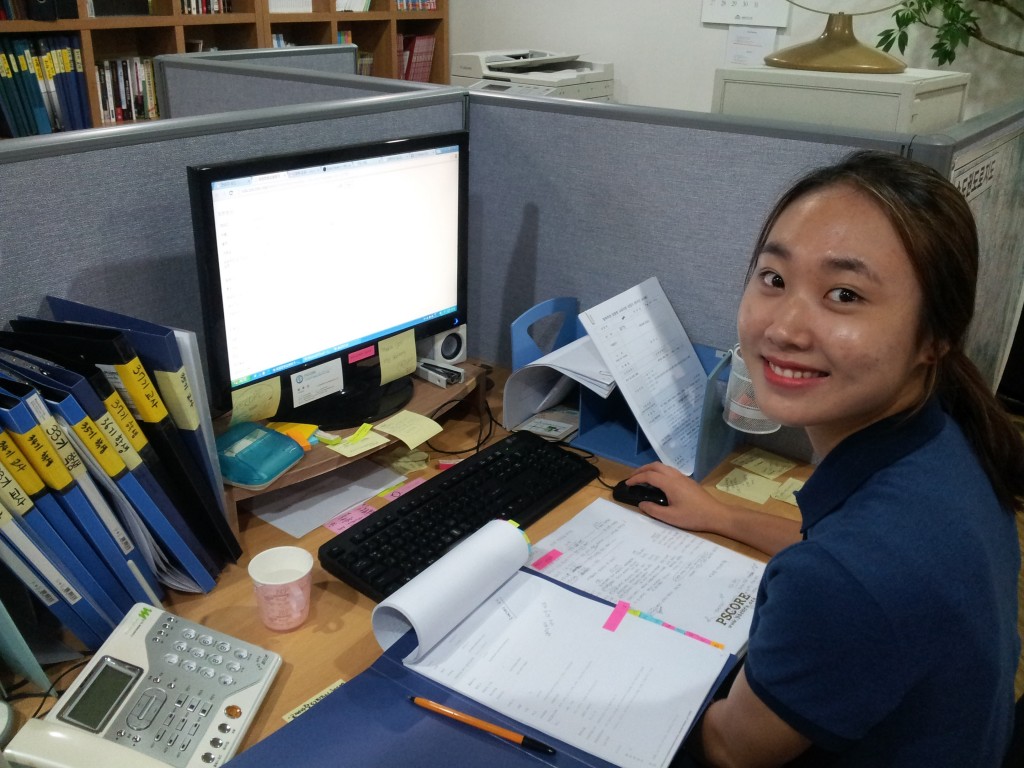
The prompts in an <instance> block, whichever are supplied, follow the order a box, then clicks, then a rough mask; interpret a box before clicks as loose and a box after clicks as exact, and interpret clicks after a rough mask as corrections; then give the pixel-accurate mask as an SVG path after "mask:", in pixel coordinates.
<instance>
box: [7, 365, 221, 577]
mask: <svg viewBox="0 0 1024 768" xmlns="http://www.w3.org/2000/svg"><path fill="white" fill-rule="evenodd" d="M0 365H3V366H4V367H5V368H6V369H7V370H8V371H10V372H12V373H13V374H14V375H15V376H16V377H18V378H21V379H23V380H25V381H27V382H29V383H31V384H32V385H34V386H36V387H37V388H39V389H40V391H42V392H43V395H44V397H46V398H47V401H48V402H50V403H51V404H52V405H54V407H57V406H58V405H59V404H58V403H57V402H56V400H55V399H54V397H53V396H52V395H51V393H50V392H49V391H47V390H57V391H59V392H63V393H66V394H69V395H71V396H72V397H73V399H74V401H75V403H76V404H77V407H79V408H80V409H81V410H82V411H83V412H84V413H85V414H86V415H87V416H88V418H89V420H90V423H92V424H94V425H95V426H96V427H97V428H98V429H99V433H100V434H101V435H102V436H103V437H104V438H105V440H106V442H107V443H109V445H110V446H112V447H113V449H114V450H115V451H116V452H117V454H118V456H119V457H120V458H121V460H122V462H123V463H124V464H125V466H126V471H125V473H124V476H118V478H117V479H118V481H119V485H120V486H121V487H122V488H123V489H124V490H125V493H126V494H127V495H128V496H129V499H130V501H131V503H132V505H133V506H134V507H135V508H136V510H137V511H138V513H139V515H140V516H141V517H142V518H143V520H144V521H145V523H146V526H147V527H148V528H149V530H150V531H151V532H152V534H153V536H154V538H155V539H156V540H157V541H158V542H159V543H160V545H161V546H162V548H163V550H164V552H165V554H166V555H167V556H168V557H169V558H170V559H171V560H172V561H173V562H175V563H177V564H178V565H180V566H181V568H182V569H183V570H184V571H185V572H186V573H187V574H188V575H189V576H190V577H191V578H192V579H193V580H194V581H195V583H196V585H197V588H198V590H199V591H204V592H205V591H209V590H210V589H212V588H213V586H214V584H215V579H216V575H217V574H218V573H219V572H220V571H219V567H218V566H217V564H216V563H215V562H214V561H213V559H212V558H211V557H210V555H209V553H208V552H207V550H206V548H205V547H204V546H203V545H202V544H201V543H200V542H199V540H198V539H197V538H196V536H195V533H194V532H193V531H192V529H191V528H190V527H189V525H188V523H187V522H186V521H185V519H184V517H182V515H181V513H180V512H179V510H178V509H177V507H176V506H175V505H174V503H173V502H172V501H171V499H170V498H169V497H168V496H167V495H166V493H165V492H164V490H163V487H162V486H161V485H160V484H159V483H158V482H157V481H156V479H155V478H154V477H153V475H152V473H151V472H150V471H149V468H148V467H147V466H146V464H145V462H144V461H143V460H142V458H141V457H140V455H139V453H138V452H137V451H136V450H135V448H134V447H133V445H132V444H131V441H130V440H129V439H128V437H127V436H125V435H124V434H123V433H122V432H121V430H120V428H119V426H118V424H117V423H116V421H115V419H114V418H113V417H112V416H111V414H110V413H109V411H108V410H107V408H106V406H105V405H104V404H103V402H102V400H100V397H99V395H97V394H96V392H95V391H94V390H93V388H92V385H91V384H90V383H89V382H88V381H87V380H86V379H85V378H84V377H83V376H81V375H80V374H77V373H76V372H74V371H71V370H68V369H65V368H62V367H61V366H59V365H54V364H53V363H49V362H48V361H46V360H43V359H41V358H37V357H34V356H32V355H28V354H24V353H16V352H12V351H10V350H0ZM69 423H72V424H74V423H75V422H73V421H71V422H69ZM129 491H130V493H129Z"/></svg>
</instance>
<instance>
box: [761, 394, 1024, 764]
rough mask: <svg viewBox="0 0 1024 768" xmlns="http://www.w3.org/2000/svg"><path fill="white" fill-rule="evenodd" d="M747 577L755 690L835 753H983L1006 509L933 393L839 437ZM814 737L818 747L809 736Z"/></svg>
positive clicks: (1002, 674) (1008, 679) (1006, 609)
mask: <svg viewBox="0 0 1024 768" xmlns="http://www.w3.org/2000/svg"><path fill="white" fill-rule="evenodd" d="M797 501H798V503H799V506H800V510H801V513H802V515H803V533H804V540H803V541H801V542H799V543H797V544H794V545H792V546H790V547H787V548H786V549H785V550H783V551H781V552H779V553H778V554H777V555H776V556H775V557H774V558H772V560H771V561H770V562H769V563H768V566H767V568H766V570H765V574H764V578H763V580H762V582H761V586H760V590H759V594H758V600H757V607H756V609H755V614H754V618H753V624H752V626H751V633H750V643H749V646H748V651H747V660H746V677H747V680H748V682H749V683H750V686H751V688H752V689H753V691H754V693H755V694H757V696H758V697H759V698H760V699H761V700H762V701H763V702H764V703H765V704H766V705H767V706H768V707H770V708H771V709H772V711H774V712H775V713H776V714H777V715H779V716H780V717H781V718H782V719H783V720H785V721H786V722H787V723H789V724H790V725H791V726H792V727H794V728H795V729H796V730H797V731H799V732H800V733H802V734H804V735H805V736H807V737H808V738H809V739H811V740H812V741H813V742H814V744H815V745H816V747H820V748H823V749H824V750H827V751H828V752H829V753H831V757H832V760H831V761H830V762H829V764H837V765H843V766H871V767H872V768H879V767H880V766H889V765H892V766H929V767H933V766H946V765H948V766H965V765H971V766H996V765H999V764H1000V762H1001V760H1002V756H1003V754H1004V753H1005V751H1006V749H1007V746H1008V744H1009V739H1010V733H1011V730H1012V716H1013V711H1012V710H1013V678H1014V672H1015V670H1016V666H1017V660H1018V657H1019V639H1018V637H1017V573H1018V569H1019V565H1020V562H1019V561H1020V552H1019V547H1018V543H1017V536H1016V529H1015V527H1014V521H1013V517H1012V515H1011V514H1010V513H1009V512H1008V511H1007V510H1006V509H1004V508H1002V507H1000V505H999V503H998V501H997V500H996V498H995V496H994V494H993V492H992V488H991V485H990V483H989V482H988V479H987V477H986V475H985V473H984V471H983V470H982V469H981V467H980V465H979V464H978V462H977V460H976V458H975V456H974V453H973V452H972V450H971V448H970V446H969V445H968V444H967V442H966V440H965V438H964V436H963V434H962V432H961V431H960V428H959V427H958V426H957V425H956V423H955V422H954V421H953V420H952V419H951V418H950V417H949V416H948V415H946V414H945V413H944V412H943V411H942V409H941V408H940V406H939V405H938V404H937V403H936V402H930V403H928V404H927V405H926V406H925V407H924V408H923V409H922V410H920V411H919V412H917V413H914V414H912V415H909V416H907V415H900V416H895V417H892V418H889V419H886V420H884V421H881V422H878V423H876V424H873V425H871V426H869V427H868V428H866V429H864V430H862V431H860V432H858V433H856V434H854V435H852V436H850V437H848V438H847V439H845V440H844V441H842V442H841V443H840V444H839V445H838V446H836V447H835V448H834V449H833V450H832V451H831V452H830V453H829V454H828V456H826V457H825V459H824V460H823V461H822V462H821V464H820V465H819V466H818V467H817V468H816V469H815V471H814V474H813V475H812V477H811V478H810V480H808V482H807V483H806V485H805V486H804V488H803V489H802V490H801V491H800V492H799V493H798V494H797ZM816 751H817V750H816Z"/></svg>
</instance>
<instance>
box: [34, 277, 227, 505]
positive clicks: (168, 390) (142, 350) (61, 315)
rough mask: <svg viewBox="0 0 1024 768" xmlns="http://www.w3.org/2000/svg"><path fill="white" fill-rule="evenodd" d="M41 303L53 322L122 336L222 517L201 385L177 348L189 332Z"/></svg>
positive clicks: (51, 300)
mask: <svg viewBox="0 0 1024 768" xmlns="http://www.w3.org/2000/svg"><path fill="white" fill-rule="evenodd" d="M46 301H47V303H48V304H49V306H50V311H51V312H52V313H53V316H54V317H55V318H56V319H57V320H62V321H70V322H76V323H87V324H91V325H98V326H104V327H107V328H116V329H118V330H120V331H122V332H124V334H125V335H126V336H127V337H128V340H129V341H130V342H131V345H132V347H133V348H134V350H135V352H136V353H137V354H138V356H139V359H140V360H142V363H143V365H145V366H146V368H147V369H148V370H149V371H150V373H152V375H153V379H154V381H155V383H156V386H157V389H158V390H160V396H161V397H163V399H164V403H165V404H166V405H167V410H168V411H170V414H171V419H172V420H173V422H174V426H175V427H177V429H178V431H179V433H180V434H181V436H182V440H183V441H184V442H185V445H186V447H187V448H188V449H189V450H190V451H191V453H192V454H193V456H195V459H196V462H197V463H198V464H199V466H200V468H201V469H202V470H203V474H204V475H205V476H206V479H207V482H208V484H209V485H210V488H211V489H212V490H213V492H214V494H215V498H216V499H217V501H218V502H219V504H220V510H221V513H222V514H223V513H224V503H223V502H224V499H223V495H222V491H223V486H224V481H223V478H222V476H221V473H220V465H219V464H218V460H217V447H216V441H215V436H214V434H213V422H212V420H211V418H210V410H209V407H208V405H207V403H206V393H205V391H203V390H204V387H205V379H204V377H203V375H202V371H201V370H190V366H189V365H187V364H186V363H185V360H184V358H183V357H182V351H181V350H182V345H187V344H188V343H189V340H188V339H187V336H188V335H189V334H190V333H191V332H188V331H181V330H179V329H176V328H170V327H168V326H166V325H159V324H158V323H152V322H149V321H148V320H142V319H140V318H137V317H132V316H130V315H123V314H120V313H118V312H111V311H109V310H106V309H100V308H99V307H93V306H90V305H88V304H82V303H80V302H77V301H71V300H69V299H62V298H59V297H57V296H47V297H46ZM192 336H193V337H194V334H192Z"/></svg>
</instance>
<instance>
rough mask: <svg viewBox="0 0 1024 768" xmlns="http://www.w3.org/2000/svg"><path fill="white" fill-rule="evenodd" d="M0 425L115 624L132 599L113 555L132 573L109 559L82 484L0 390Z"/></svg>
mask: <svg viewBox="0 0 1024 768" xmlns="http://www.w3.org/2000/svg"><path fill="white" fill-rule="evenodd" d="M0 426H3V427H4V429H5V430H6V431H7V435H8V437H9V438H10V439H11V440H13V441H14V444H15V445H16V446H17V447H18V448H20V449H21V454H22V456H23V457H24V458H25V460H26V461H27V462H28V464H29V465H30V466H31V467H32V469H34V470H35V472H36V475H37V476H38V477H39V479H40V480H42V482H43V485H45V486H46V488H47V490H49V492H50V495H51V497H52V498H53V499H54V500H55V501H56V502H57V505H58V506H59V507H60V509H61V510H62V511H63V512H64V514H63V515H59V516H55V517H54V518H51V519H50V523H51V524H52V525H53V528H54V530H55V531H56V532H57V534H58V535H59V536H60V537H61V538H62V539H63V540H64V543H66V544H67V545H68V546H69V547H71V548H73V551H74V552H75V554H77V555H78V559H79V560H80V561H81V562H82V564H83V565H85V566H86V567H87V568H88V569H89V573H91V574H92V575H93V576H94V577H95V579H96V581H98V582H99V584H100V586H101V587H102V588H103V591H104V592H105V593H106V595H107V596H108V597H109V598H110V600H111V601H112V602H113V611H109V606H104V608H107V609H108V614H109V615H110V616H111V618H113V619H114V621H115V622H118V621H120V620H121V619H122V618H124V615H125V614H126V613H127V612H128V611H129V610H130V609H131V607H132V606H133V605H135V602H136V601H135V600H134V599H133V598H132V596H131V595H130V594H128V590H127V589H126V586H125V583H124V582H123V581H122V579H121V578H120V577H121V574H120V573H118V572H117V571H116V570H115V564H114V563H113V562H111V561H112V559H113V560H116V559H119V560H120V569H123V571H124V572H125V573H126V575H127V576H129V577H130V578H131V579H133V580H134V576H133V575H132V574H131V572H130V571H128V568H127V565H126V564H125V561H124V558H123V557H121V556H120V555H117V557H116V558H113V557H112V554H114V553H117V546H116V545H115V544H114V541H113V539H112V538H111V537H110V532H109V531H107V530H106V529H105V528H103V525H102V524H101V523H100V521H99V519H98V518H97V516H96V510H95V509H93V508H92V506H91V505H90V504H89V501H88V499H86V498H85V496H84V495H83V494H82V490H81V488H79V487H78V484H77V483H75V481H74V478H73V477H71V473H70V472H68V470H67V467H65V466H64V462H63V461H62V460H61V458H60V456H59V455H58V454H57V449H56V448H55V447H54V445H53V443H52V442H50V440H49V438H48V437H47V436H46V435H45V434H44V433H43V431H42V428H41V427H40V426H39V424H38V422H36V421H35V419H33V418H32V414H31V413H30V412H29V411H28V408H27V406H25V404H24V403H22V402H20V401H19V400H18V399H17V398H16V397H12V396H11V395H9V394H6V393H5V392H3V391H2V389H0ZM24 485H25V484H24V483H22V486H24Z"/></svg>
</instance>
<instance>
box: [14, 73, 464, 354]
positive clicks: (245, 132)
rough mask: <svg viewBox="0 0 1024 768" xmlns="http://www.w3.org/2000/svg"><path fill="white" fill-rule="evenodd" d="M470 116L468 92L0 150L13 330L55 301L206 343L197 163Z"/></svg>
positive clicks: (443, 124) (430, 129) (90, 134)
mask: <svg viewBox="0 0 1024 768" xmlns="http://www.w3.org/2000/svg"><path fill="white" fill-rule="evenodd" d="M464 112H465V103H464V98H463V96H462V95H461V94H459V93H455V94H452V93H418V94H407V95H398V96H395V97H393V98H391V99H390V100H387V101H386V102H381V101H379V100H373V99H369V100H364V101H361V102H360V101H355V102H333V103H329V104H317V105H309V106H306V107H293V108H287V109H280V108H279V109H265V110H253V111H251V112H245V113H236V114H232V115H220V116H210V117H200V118H185V119H180V120H164V121H160V122H157V123H151V124H145V125H142V124H140V125H137V126H126V127H121V128H111V129H106V130H102V129H98V130H93V131H83V132H80V133H78V134H64V135H57V136H53V137H46V139H49V140H42V139H12V140H9V141H4V142H0V188H2V189H3V190H4V196H3V201H2V202H0V273H2V274H3V283H2V288H0V306H2V307H3V310H4V313H5V319H6V318H9V317H13V316H15V315H17V314H18V313H23V314H30V315H45V312H44V311H43V304H42V299H43V296H45V295H46V294H47V293H53V294H56V295H60V296H64V297H67V298H71V299H75V300H79V301H84V302H88V303H94V304H97V305H99V306H102V307H106V308H108V309H112V310H115V311H120V312H127V313H131V314H137V315H139V316H140V317H144V318H146V319H149V320H152V321H154V322H159V323H165V324H169V325H174V326H179V327H184V328H190V329H193V330H196V331H197V332H198V333H199V334H200V338H201V337H202V322H201V316H200V306H199V296H198V281H197V277H196V267H195V255H194V253H195V248H194V243H193V236H192V224H191V211H190V207H189V197H188V189H187V183H186V173H185V169H186V167H187V166H188V165H191V164H197V163H211V162H221V161H228V160H234V159H239V158H244V157H250V156H253V155H261V154H279V153H286V152H295V151H300V150H305V149H313V148H321V147H334V146H342V145H347V144H357V143H361V142H366V141H375V140H379V139H387V138H400V137H405V136H414V135H423V134H427V133H435V132H442V131H451V130H460V129H462V128H463V127H464ZM390 203H391V201H381V205H389V204H390ZM335 225H336V222H330V221H325V222H324V226H325V227H329V226H335ZM340 234H341V233H339V236H340ZM382 236H386V233H382ZM287 257H288V254H286V253H283V254H281V259H282V264H284V263H286V260H287ZM310 290H311V292H317V293H319V292H321V291H326V292H330V291H331V290H332V287H331V286H310ZM268 298H269V297H268ZM268 311H275V310H274V309H273V308H272V307H271V308H268ZM280 311H295V305H294V304H292V305H289V306H288V307H287V308H281V310H280Z"/></svg>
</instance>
